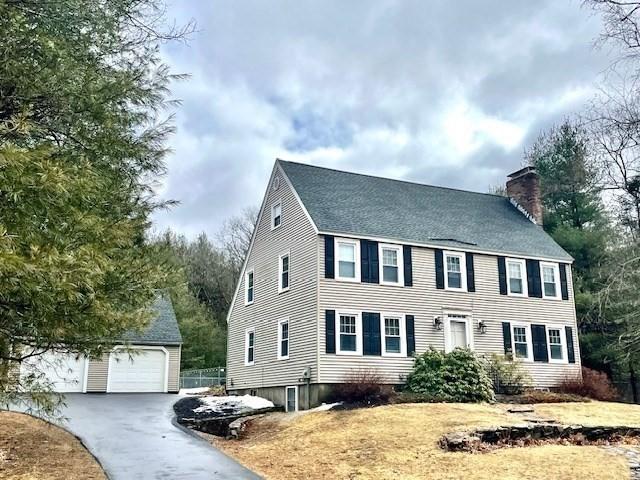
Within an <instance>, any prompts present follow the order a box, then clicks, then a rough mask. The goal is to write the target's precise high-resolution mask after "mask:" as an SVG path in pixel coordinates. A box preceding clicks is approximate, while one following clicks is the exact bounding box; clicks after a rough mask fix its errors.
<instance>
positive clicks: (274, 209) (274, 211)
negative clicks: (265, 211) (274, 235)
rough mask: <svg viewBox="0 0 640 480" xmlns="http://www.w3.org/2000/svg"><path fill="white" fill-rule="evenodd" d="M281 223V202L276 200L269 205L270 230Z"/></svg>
mask: <svg viewBox="0 0 640 480" xmlns="http://www.w3.org/2000/svg"><path fill="white" fill-rule="evenodd" d="M281 224H282V202H281V201H280V200H278V201H277V202H276V203H274V204H273V205H271V230H275V229H276V228H278V227H279V226H280V225H281Z"/></svg>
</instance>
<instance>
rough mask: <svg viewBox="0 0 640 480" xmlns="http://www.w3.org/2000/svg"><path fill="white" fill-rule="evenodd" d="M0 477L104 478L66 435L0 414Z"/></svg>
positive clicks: (27, 418) (42, 424)
mask: <svg viewBox="0 0 640 480" xmlns="http://www.w3.org/2000/svg"><path fill="white" fill-rule="evenodd" d="M0 478H2V479H6V480H81V479H82V480H85V479H86V480H104V479H106V476H105V475H104V473H103V471H102V468H100V465H98V463H97V462H96V460H95V459H94V458H93V456H91V454H90V453H89V452H88V451H87V450H86V449H85V448H84V446H83V445H82V444H81V443H80V442H79V441H78V439H77V438H76V437H74V436H73V435H71V434H70V433H69V432H66V431H65V430H63V429H62V428H60V427H56V426H55V425H52V424H50V423H47V422H45V421H43V420H39V419H37V418H34V417H31V416H29V415H24V414H21V413H13V412H0Z"/></svg>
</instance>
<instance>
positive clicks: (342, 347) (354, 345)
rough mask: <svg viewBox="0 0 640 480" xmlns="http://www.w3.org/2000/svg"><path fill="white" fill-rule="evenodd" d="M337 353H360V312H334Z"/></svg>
mask: <svg viewBox="0 0 640 480" xmlns="http://www.w3.org/2000/svg"><path fill="white" fill-rule="evenodd" d="M336 332H337V336H338V338H337V342H336V343H337V348H336V353H337V354H338V355H362V316H361V315H360V312H351V311H338V312H336Z"/></svg>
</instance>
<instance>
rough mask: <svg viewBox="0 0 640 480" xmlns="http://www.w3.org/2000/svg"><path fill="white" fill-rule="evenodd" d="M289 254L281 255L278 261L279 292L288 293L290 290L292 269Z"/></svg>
mask: <svg viewBox="0 0 640 480" xmlns="http://www.w3.org/2000/svg"><path fill="white" fill-rule="evenodd" d="M290 258H291V256H290V254H289V252H287V253H283V254H282V255H280V258H279V260H278V292H279V293H282V292H286V291H287V290H289V269H290Z"/></svg>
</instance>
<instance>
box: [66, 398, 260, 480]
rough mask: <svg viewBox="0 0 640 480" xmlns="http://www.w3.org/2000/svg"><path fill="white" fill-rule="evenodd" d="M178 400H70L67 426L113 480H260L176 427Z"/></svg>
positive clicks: (67, 409) (67, 411) (209, 446)
mask: <svg viewBox="0 0 640 480" xmlns="http://www.w3.org/2000/svg"><path fill="white" fill-rule="evenodd" d="M178 399H179V397H178V396H177V395H168V394H151V393H150V394H80V393H79V394H68V395H66V403H67V404H68V407H67V408H66V410H65V411H64V416H65V417H67V418H68V421H67V422H65V423H64V424H63V426H64V427H65V428H67V429H68V430H70V431H72V432H73V433H74V434H76V435H77V436H78V437H80V439H81V440H82V441H83V442H84V444H85V445H86V446H87V447H88V448H89V450H90V451H91V453H93V454H94V455H95V456H96V457H97V458H98V460H100V463H101V464H102V466H103V468H104V469H105V471H106V472H107V475H108V476H109V478H110V479H111V480H131V479H140V480H147V479H149V480H151V479H189V480H214V479H215V480H227V479H233V480H236V479H258V478H260V477H258V476H257V475H255V474H254V473H252V472H251V471H249V470H248V469H246V468H245V467H243V466H242V465H240V464H239V463H238V462H236V461H235V460H233V459H231V458H230V457H228V456H227V455H225V454H224V453H222V452H221V451H220V450H218V449H216V448H214V447H212V446H211V445H210V444H209V443H207V442H206V441H204V440H203V439H201V438H199V437H197V436H195V434H193V433H192V432H187V431H184V430H183V429H182V428H181V427H178V426H176V425H174V424H173V423H172V419H173V409H172V406H173V404H174V403H175V402H176V401H177V400H178Z"/></svg>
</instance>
